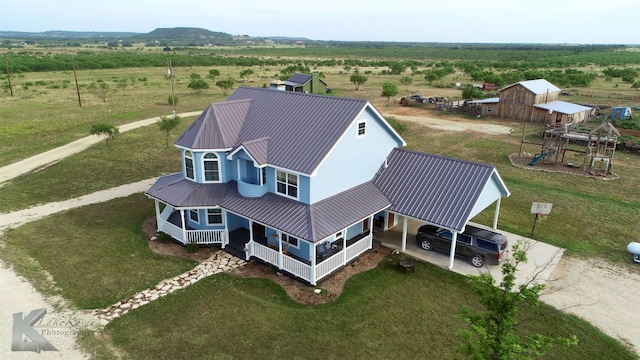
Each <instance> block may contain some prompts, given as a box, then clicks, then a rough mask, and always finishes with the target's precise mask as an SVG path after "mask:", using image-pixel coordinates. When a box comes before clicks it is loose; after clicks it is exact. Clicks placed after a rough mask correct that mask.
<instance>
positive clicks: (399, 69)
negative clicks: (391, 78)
mask: <svg viewBox="0 0 640 360" xmlns="http://www.w3.org/2000/svg"><path fill="white" fill-rule="evenodd" d="M405 70H407V65H405V63H401V62H393V63H391V65H389V72H390V73H391V74H393V75H400V74H402V73H403V72H404V71H405Z"/></svg>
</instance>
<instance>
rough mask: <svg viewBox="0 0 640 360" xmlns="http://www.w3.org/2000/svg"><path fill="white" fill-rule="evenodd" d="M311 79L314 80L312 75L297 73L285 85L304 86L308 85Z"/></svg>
mask: <svg viewBox="0 0 640 360" xmlns="http://www.w3.org/2000/svg"><path fill="white" fill-rule="evenodd" d="M311 78H312V76H311V75H310V74H301V73H295V74H293V75H291V77H290V78H288V79H287V80H286V81H285V83H289V84H297V85H302V84H304V83H306V82H307V81H310V80H311Z"/></svg>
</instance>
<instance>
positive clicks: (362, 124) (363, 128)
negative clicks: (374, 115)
mask: <svg viewBox="0 0 640 360" xmlns="http://www.w3.org/2000/svg"><path fill="white" fill-rule="evenodd" d="M366 134H367V120H360V121H358V134H357V135H356V137H361V136H365V135H366Z"/></svg>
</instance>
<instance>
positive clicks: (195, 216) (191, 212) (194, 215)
mask: <svg viewBox="0 0 640 360" xmlns="http://www.w3.org/2000/svg"><path fill="white" fill-rule="evenodd" d="M189 219H190V220H191V221H193V222H195V223H200V217H199V216H198V210H196V209H191V210H189Z"/></svg>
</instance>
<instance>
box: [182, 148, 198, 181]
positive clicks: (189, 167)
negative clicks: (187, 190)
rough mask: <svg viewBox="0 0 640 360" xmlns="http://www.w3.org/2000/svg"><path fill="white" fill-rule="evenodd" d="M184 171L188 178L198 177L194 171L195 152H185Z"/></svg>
mask: <svg viewBox="0 0 640 360" xmlns="http://www.w3.org/2000/svg"><path fill="white" fill-rule="evenodd" d="M184 172H185V176H186V177H187V179H191V180H195V179H196V177H195V174H194V172H193V154H192V153H191V151H185V152H184Z"/></svg>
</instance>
